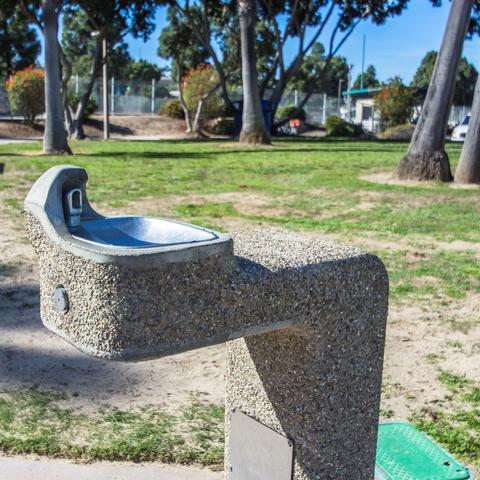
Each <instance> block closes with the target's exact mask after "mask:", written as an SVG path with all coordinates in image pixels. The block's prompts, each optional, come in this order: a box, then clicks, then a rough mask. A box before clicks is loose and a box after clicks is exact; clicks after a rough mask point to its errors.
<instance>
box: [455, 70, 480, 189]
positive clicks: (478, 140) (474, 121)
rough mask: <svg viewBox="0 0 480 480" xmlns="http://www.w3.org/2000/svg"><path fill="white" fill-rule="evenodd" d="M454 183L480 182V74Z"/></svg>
mask: <svg viewBox="0 0 480 480" xmlns="http://www.w3.org/2000/svg"><path fill="white" fill-rule="evenodd" d="M455 183H480V75H479V76H478V78H477V84H476V85H475V94H474V96H473V105H472V111H471V113H470V121H469V123H468V131H467V136H466V137H465V143H464V144H463V149H462V153H461V155H460V160H459V162H458V166H457V169H456V170H455Z"/></svg>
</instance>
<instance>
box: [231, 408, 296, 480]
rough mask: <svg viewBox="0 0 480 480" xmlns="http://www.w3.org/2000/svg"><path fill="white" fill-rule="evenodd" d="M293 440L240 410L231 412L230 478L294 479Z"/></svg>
mask: <svg viewBox="0 0 480 480" xmlns="http://www.w3.org/2000/svg"><path fill="white" fill-rule="evenodd" d="M292 471H293V442H292V441H291V440H290V439H288V438H287V437H285V436H283V435H281V434H279V433H277V432H275V431H274V430H272V429H271V428H268V427H266V426H265V425H263V424H261V423H260V422H257V421H256V420H254V419H253V418H251V417H249V416H248V415H245V414H244V413H242V412H240V411H239V410H233V411H232V412H231V413H230V473H229V476H228V479H229V480H292Z"/></svg>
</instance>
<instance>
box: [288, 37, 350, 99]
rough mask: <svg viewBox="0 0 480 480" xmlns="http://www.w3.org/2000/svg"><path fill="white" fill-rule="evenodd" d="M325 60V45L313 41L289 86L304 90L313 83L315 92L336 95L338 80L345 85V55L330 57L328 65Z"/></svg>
mask: <svg viewBox="0 0 480 480" xmlns="http://www.w3.org/2000/svg"><path fill="white" fill-rule="evenodd" d="M327 61H328V59H327V56H326V52H325V47H324V46H323V45H322V44H321V43H315V44H314V45H313V46H312V49H311V51H310V53H308V54H307V55H305V58H304V60H303V62H302V66H301V67H300V70H299V71H298V72H297V73H296V74H295V76H294V77H293V79H292V80H291V82H290V84H289V87H290V88H295V89H298V90H300V91H301V92H306V91H308V90H309V89H310V88H312V85H314V87H313V88H314V90H315V92H317V93H326V94H327V95H330V96H336V95H337V92H338V85H339V81H340V80H342V85H343V87H346V85H347V80H348V70H349V67H348V63H347V60H346V58H345V57H341V56H339V55H336V56H334V57H332V58H331V59H330V60H329V62H328V65H326V63H327Z"/></svg>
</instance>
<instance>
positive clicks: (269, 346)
mask: <svg viewBox="0 0 480 480" xmlns="http://www.w3.org/2000/svg"><path fill="white" fill-rule="evenodd" d="M86 182H87V175H86V172H85V171H84V170H83V169H79V168H75V167H55V168H54V169H51V170H49V171H48V172H46V174H44V176H42V177H41V178H40V179H39V181H37V183H36V184H35V185H34V186H33V187H32V190H31V192H30V194H29V196H28V197H27V199H26V202H25V210H26V222H27V232H28V235H29V238H30V239H31V241H32V244H33V247H34V249H35V252H36V254H37V255H38V259H39V267H40V268H39V271H40V292H41V318H42V321H43V322H44V324H45V325H46V326H47V327H48V328H50V329H51V330H53V331H54V332H56V333H58V334H59V335H61V336H62V337H63V338H65V339H66V340H67V341H69V342H71V343H72V344H74V345H75V346H77V347H78V348H79V349H81V350H82V351H84V352H86V353H89V354H92V355H96V356H99V357H103V358H107V359H115V360H145V359H149V358H158V357H162V356H165V355H170V354H175V353H178V352H181V351H185V350H189V349H193V348H198V347H201V346H206V345H212V344H215V343H222V342H228V343H227V352H228V361H227V374H226V385H227V387H226V388H227V391H226V407H227V408H226V423H227V425H226V426H227V430H226V432H227V433H226V450H225V452H226V462H225V465H226V472H227V476H230V477H231V478H232V480H237V479H239V478H241V480H257V479H259V478H265V480H267V479H268V480H274V477H273V476H272V474H270V473H266V474H265V475H266V476H265V475H264V477H259V476H258V474H259V473H258V472H271V471H273V470H271V467H272V465H273V466H274V467H275V466H276V460H275V458H269V459H266V458H262V457H263V453H262V451H261V449H258V450H255V449H250V453H249V454H248V455H247V456H244V457H243V458H242V456H241V455H240V457H239V455H236V456H235V455H234V456H235V461H233V460H232V458H233V457H232V454H231V453H232V452H231V448H236V449H237V450H236V451H235V452H234V453H238V452H240V449H239V448H238V445H237V446H235V445H231V443H230V438H231V437H232V438H233V437H235V438H236V439H237V440H236V441H238V432H236V433H237V435H231V434H233V433H235V432H230V415H231V412H232V411H236V412H242V413H243V414H246V415H248V416H249V417H251V418H252V419H254V420H255V421H257V422H260V423H261V424H262V425H264V426H265V427H262V428H264V429H265V430H264V431H275V432H278V434H279V435H281V436H282V437H279V438H280V439H282V438H284V437H285V440H286V441H287V438H288V439H289V440H288V441H289V442H290V445H291V450H290V451H289V452H290V453H289V455H290V456H292V454H293V468H292V470H293V471H289V472H285V471H283V472H281V474H282V475H285V476H282V478H286V479H291V478H294V479H295V480H306V479H309V480H313V479H322V480H324V479H325V480H327V479H332V480H333V479H345V480H346V479H349V480H354V479H368V478H373V471H374V465H375V444H376V431H377V423H378V412H379V400H380V387H381V373H382V361H383V346H384V335H385V321H386V316H387V298H388V279H387V275H386V272H385V269H384V266H383V264H382V263H381V261H380V260H379V259H378V258H377V257H375V256H373V255H370V254H368V253H365V252H362V251H359V250H357V249H354V248H349V247H345V246H342V245H339V244H335V243H330V242H321V241H318V240H317V239H313V238H312V237H308V236H302V235H301V234H293V233H285V232H279V231H269V232H265V231H254V232H245V233H239V234H237V235H234V236H233V242H232V239H231V238H230V237H228V236H226V235H223V234H220V233H218V232H213V233H214V234H215V236H216V239H215V240H214V241H209V242H199V243H196V244H193V243H192V244H185V245H180V246H175V247H173V246H170V247H169V246H168V245H167V246H165V247H161V248H150V249H148V248H146V249H131V248H130V249H128V248H116V249H111V248H106V247H105V246H102V245H95V244H92V242H83V241H82V240H81V239H78V238H75V237H74V236H72V234H71V231H70V230H69V229H68V228H66V225H65V212H64V208H65V203H64V202H63V203H62V200H63V199H62V196H63V195H64V193H65V191H66V189H71V188H73V187H75V188H79V189H81V190H82V191H83V194H84V198H85V200H84V201H85V208H84V215H86V216H88V217H94V218H96V216H98V214H97V213H96V212H95V211H94V210H93V209H92V208H91V207H90V205H89V203H88V200H87V199H86ZM233 246H234V250H235V251H234V250H233V248H232V247H233ZM60 287H61V289H60V290H61V293H62V295H64V296H65V297H64V298H63V297H62V298H61V299H62V300H63V302H65V303H62V305H63V306H65V305H67V306H68V308H63V309H59V308H58V304H57V303H55V300H56V299H57V300H58V296H56V295H57V294H58V291H59V288H60ZM245 418H247V417H245ZM253 425H257V424H253ZM267 427H268V428H267ZM248 428H249V427H248ZM248 428H247V429H246V430H245V432H244V436H245V437H246V438H245V440H244V441H245V442H247V444H248V442H251V443H252V444H253V443H254V440H258V438H257V439H255V438H254V437H255V435H256V433H255V432H256V431H257V430H255V429H250V430H249V429H248ZM270 429H271V430H270ZM260 431H261V430H260ZM240 441H243V440H240ZM273 441H274V440H273V439H272V442H273ZM272 445H273V443H272ZM272 449H273V446H272ZM267 453H268V449H267ZM269 462H270V463H269ZM245 463H248V465H247V467H249V468H250V470H251V474H250V473H248V474H245V473H242V475H243V478H242V477H239V476H238V471H239V470H238V468H239V467H241V468H243V469H244V470H242V472H243V471H247V470H248V468H247V469H246V470H245ZM285 465H288V462H286V463H285ZM269 476H270V478H269ZM247 477H248V478H247ZM275 480H280V477H278V478H275Z"/></svg>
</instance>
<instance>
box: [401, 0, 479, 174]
mask: <svg viewBox="0 0 480 480" xmlns="http://www.w3.org/2000/svg"><path fill="white" fill-rule="evenodd" d="M472 5H473V0H453V1H452V6H451V7H450V14H449V16H448V21H447V27H446V29H445V33H444V35H443V40H442V45H441V47H440V52H439V53H438V56H437V61H436V62H435V68H434V69H433V74H432V79H431V81H430V85H429V87H428V92H427V96H426V98H425V102H424V104H423V108H422V112H421V114H420V118H419V120H418V123H417V126H416V128H415V132H414V134H413V137H412V141H411V143H410V147H409V150H408V153H407V155H406V156H405V157H404V158H402V160H401V161H400V165H399V167H398V176H399V177H400V178H405V179H413V180H440V181H443V182H450V181H452V179H453V178H452V173H451V171H450V163H449V160H448V155H447V153H446V152H445V136H446V133H447V121H448V114H449V112H450V107H451V105H452V100H453V93H454V88H455V77H456V74H457V68H458V63H459V61H460V57H461V55H462V48H463V42H464V40H465V35H466V33H467V28H468V24H469V21H470V13H471V10H472Z"/></svg>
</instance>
